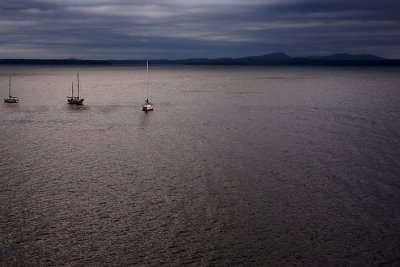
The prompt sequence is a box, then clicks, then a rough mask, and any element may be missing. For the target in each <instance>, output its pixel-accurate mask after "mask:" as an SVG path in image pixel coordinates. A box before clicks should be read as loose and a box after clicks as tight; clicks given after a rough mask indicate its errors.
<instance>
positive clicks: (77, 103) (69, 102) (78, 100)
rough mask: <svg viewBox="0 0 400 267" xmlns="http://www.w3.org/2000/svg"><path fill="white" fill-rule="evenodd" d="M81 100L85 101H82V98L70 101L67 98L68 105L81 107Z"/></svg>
mask: <svg viewBox="0 0 400 267" xmlns="http://www.w3.org/2000/svg"><path fill="white" fill-rule="evenodd" d="M83 100H85V99H83V98H81V99H71V98H69V99H68V104H71V105H82V104H83Z"/></svg>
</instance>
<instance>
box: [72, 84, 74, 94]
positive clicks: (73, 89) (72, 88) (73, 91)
mask: <svg viewBox="0 0 400 267" xmlns="http://www.w3.org/2000/svg"><path fill="white" fill-rule="evenodd" d="M72 97H74V81H72Z"/></svg>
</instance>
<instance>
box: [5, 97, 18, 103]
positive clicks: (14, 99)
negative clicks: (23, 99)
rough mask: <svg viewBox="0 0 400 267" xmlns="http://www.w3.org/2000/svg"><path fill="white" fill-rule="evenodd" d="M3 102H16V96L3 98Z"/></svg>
mask: <svg viewBox="0 0 400 267" xmlns="http://www.w3.org/2000/svg"><path fill="white" fill-rule="evenodd" d="M4 102H5V103H18V102H19V100H18V98H4Z"/></svg>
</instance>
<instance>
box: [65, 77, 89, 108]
mask: <svg viewBox="0 0 400 267" xmlns="http://www.w3.org/2000/svg"><path fill="white" fill-rule="evenodd" d="M76 76H77V78H78V96H74V82H72V89H71V90H72V92H71V96H68V99H67V100H68V104H74V105H82V103H83V101H84V100H85V99H83V98H80V97H79V73H77V74H76Z"/></svg>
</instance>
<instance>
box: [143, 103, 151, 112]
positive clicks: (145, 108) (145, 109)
mask: <svg viewBox="0 0 400 267" xmlns="http://www.w3.org/2000/svg"><path fill="white" fill-rule="evenodd" d="M142 109H143V111H150V110H153V104H144V105H143V106H142Z"/></svg>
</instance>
